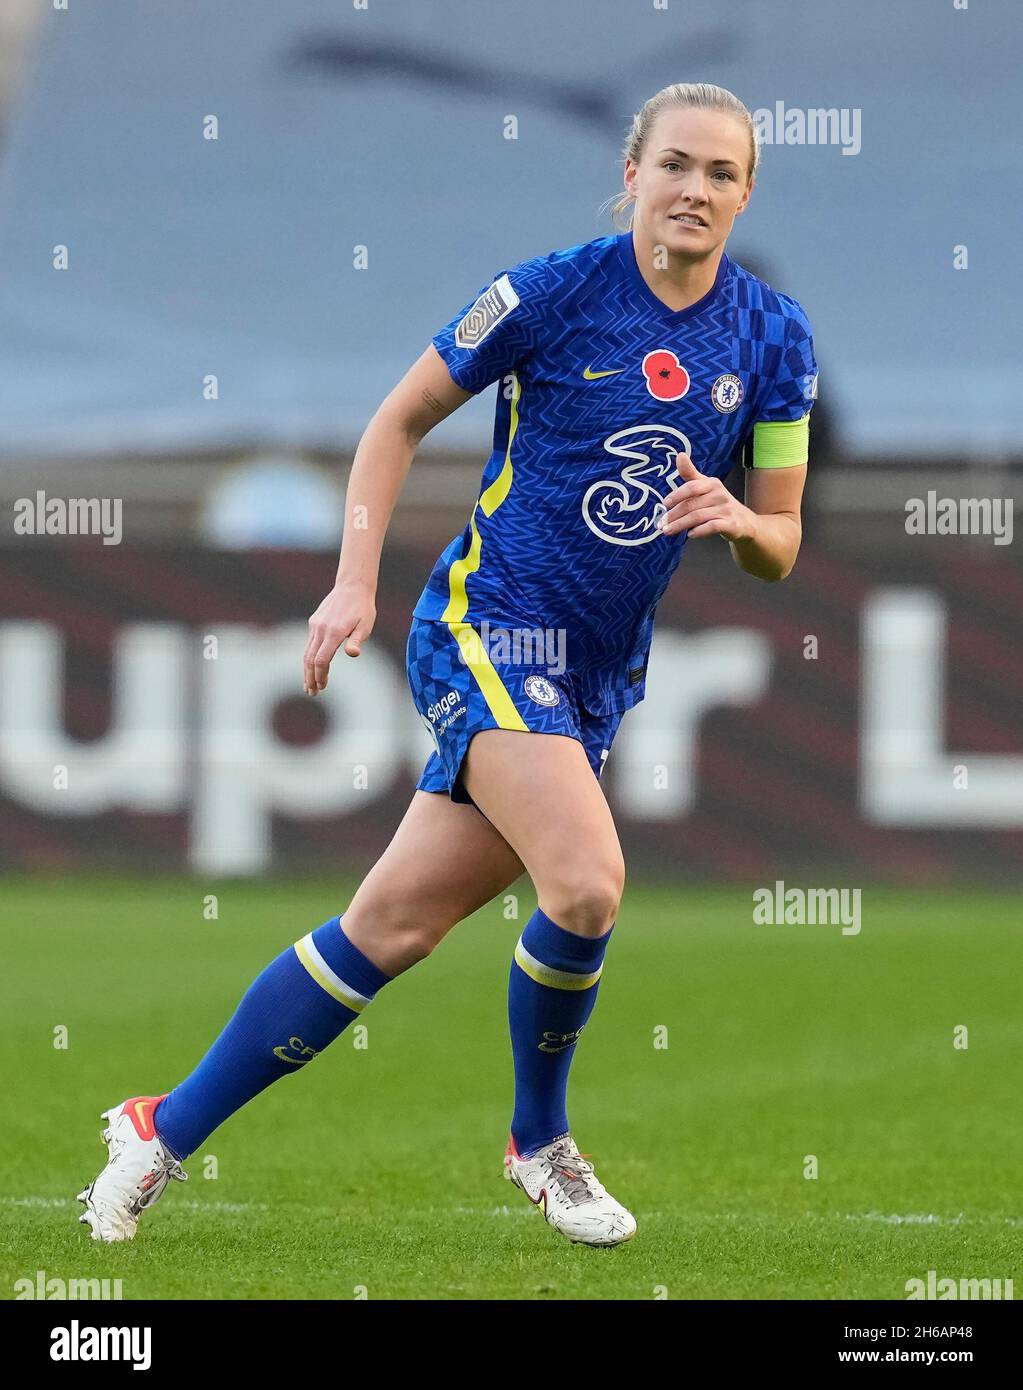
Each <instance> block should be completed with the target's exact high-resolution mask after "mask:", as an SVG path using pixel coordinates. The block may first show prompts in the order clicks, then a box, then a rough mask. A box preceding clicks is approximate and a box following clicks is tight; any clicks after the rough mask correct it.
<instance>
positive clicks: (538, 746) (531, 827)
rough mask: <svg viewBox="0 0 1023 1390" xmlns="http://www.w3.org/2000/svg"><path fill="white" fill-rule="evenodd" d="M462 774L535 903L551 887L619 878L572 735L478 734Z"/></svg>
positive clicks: (610, 836) (614, 851) (599, 793)
mask: <svg viewBox="0 0 1023 1390" xmlns="http://www.w3.org/2000/svg"><path fill="white" fill-rule="evenodd" d="M463 775H464V778H465V784H466V787H467V789H468V791H469V795H470V796H471V797H472V799H473V801H474V803H475V804H476V805H477V806H478V807H479V808H480V810H481V811H482V812H483V814H484V815H485V816H486V817H487V819H488V820H489V821H490V822H491V824H492V825H493V826H494V827H496V829H497V830H499V831H500V833H501V835H502V836H503V837H504V839H505V840H506V841H507V843H508V844H509V845H510V846H512V848H513V849H514V850H515V852H516V853H517V854H518V856H519V858H520V859H521V861H522V863H523V864H524V865H525V868H526V871H527V873H528V874H529V876H530V878H532V880H533V883H534V885H535V886H536V890H537V893H538V895H539V897H540V900H541V906H543V900H544V897H545V894H546V893H550V892H551V891H552V890H553V888H554V886H555V885H556V886H557V887H558V889H559V890H560V889H561V887H562V885H564V884H566V882H567V883H569V885H570V886H571V884H572V883H576V884H582V883H584V882H590V883H598V884H608V885H609V881H610V880H614V879H616V878H618V877H619V876H622V877H623V876H624V867H623V866H622V853H621V847H620V845H619V842H618V832H617V831H616V829H615V824H614V818H613V816H612V815H611V808H610V807H609V806H608V804H607V800H606V798H605V796H604V793H603V790H602V789H601V786H600V782H599V781H598V780H597V778H596V777H595V776H594V768H593V766H592V764H591V761H590V757H589V756H588V754H587V750H586V749H585V748H584V747H583V744H582V743H581V742H580V741H579V739H578V738H569V737H565V736H561V735H557V734H537V733H517V732H514V731H510V730H504V729H490V730H484V731H483V732H481V733H478V734H477V735H476V736H475V738H474V739H473V740H472V743H471V744H470V745H469V750H468V752H467V754H466V759H465V765H464V770H463Z"/></svg>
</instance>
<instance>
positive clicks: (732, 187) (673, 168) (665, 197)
mask: <svg viewBox="0 0 1023 1390" xmlns="http://www.w3.org/2000/svg"><path fill="white" fill-rule="evenodd" d="M749 159H750V148H749V136H748V134H747V131H746V128H745V126H744V125H743V124H742V122H741V121H739V120H738V119H737V118H736V117H735V116H730V115H728V113H727V112H724V111H701V110H695V109H688V108H677V109H675V110H671V111H662V112H661V114H660V115H659V116H658V117H657V119H656V120H655V121H654V124H653V125H652V127H651V128H650V133H649V135H648V137H647V141H646V146H645V148H644V150H643V153H642V155H641V157H640V161H639V164H638V165H636V164H633V162H632V160H631V159H627V160H626V161H625V187H626V188H627V189H628V191H629V192H630V193H631V194H632V195H633V196H634V198H635V206H634V209H633V211H634V217H633V225H634V226H635V227H636V228H637V230H638V231H640V232H641V233H642V234H643V235H644V236H646V237H648V238H649V240H650V241H651V242H653V243H654V244H655V245H664V246H666V247H667V248H668V250H669V251H671V252H677V253H680V254H682V255H686V254H688V255H691V256H693V257H702V256H706V255H708V254H710V253H711V252H712V251H715V250H717V249H718V247H720V246H723V245H724V243H725V240H726V238H727V237H728V234H729V232H730V231H731V230H732V223H733V222H734V221H735V218H736V216H737V215H738V214H739V213H740V212H742V211H743V209H744V208H745V207H746V204H747V203H748V202H749V197H750V194H751V193H752V191H753V183H752V181H751V180H748V178H747V169H748V167H749Z"/></svg>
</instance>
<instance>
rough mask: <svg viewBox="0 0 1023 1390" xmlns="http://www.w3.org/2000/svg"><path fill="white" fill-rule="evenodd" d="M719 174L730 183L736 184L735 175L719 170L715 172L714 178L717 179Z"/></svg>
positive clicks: (725, 170)
mask: <svg viewBox="0 0 1023 1390" xmlns="http://www.w3.org/2000/svg"><path fill="white" fill-rule="evenodd" d="M719 174H720V176H721V177H722V178H724V179H727V180H728V182H729V183H734V182H735V175H734V174H730V173H729V172H728V170H727V169H718V170H717V171H716V172H715V174H714V177H715V178H717V177H718V175H719Z"/></svg>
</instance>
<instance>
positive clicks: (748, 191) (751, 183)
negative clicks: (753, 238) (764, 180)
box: [735, 179, 756, 217]
mask: <svg viewBox="0 0 1023 1390" xmlns="http://www.w3.org/2000/svg"><path fill="white" fill-rule="evenodd" d="M755 187H756V181H755V180H754V179H750V181H749V183H748V184H747V185H746V192H745V193H744V194H743V195H742V198H741V200H740V202H739V206H738V207H737V208H736V209H735V215H736V217H738V216H739V214H740V213H743V212H745V211H746V208H747V206H748V204H749V200H750V198H751V197H752V196H753V190H754V188H755Z"/></svg>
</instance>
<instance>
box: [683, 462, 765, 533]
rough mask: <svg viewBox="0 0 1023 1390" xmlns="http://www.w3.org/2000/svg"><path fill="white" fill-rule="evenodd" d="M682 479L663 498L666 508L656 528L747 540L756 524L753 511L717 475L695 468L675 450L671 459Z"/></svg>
mask: <svg viewBox="0 0 1023 1390" xmlns="http://www.w3.org/2000/svg"><path fill="white" fill-rule="evenodd" d="M675 467H676V468H677V469H678V471H679V474H680V476H681V477H682V479H683V482H682V485H681V487H677V488H675V489H674V490H673V491H672V492H669V493H668V495H667V497H665V498H664V505H665V507H666V508H667V509H668V510H667V512H666V514H665V515H664V516H663V517H662V518H661V523H660V529H661V530H662V531H663V533H664V534H665V535H666V536H676V535H678V533H679V532H680V531H688V532H689V534H690V536H724V538H725V540H726V541H742V540H749V539H750V538H751V537H752V536H753V534H754V531H755V528H756V513H755V512H752V511H751V510H750V509H749V507H746V506H743V504H742V503H741V502H740V501H739V499H738V498H737V497H733V496H732V494H731V493H730V492H729V491H728V489H727V488H726V487H725V485H724V483H723V482H722V481H721V479H720V478H708V477H707V476H706V474H704V473H701V472H699V470H698V469H697V467H696V465H695V464H694V463H693V461H692V459H691V458H688V457H687V456H686V455H685V454H679V455H678V458H677V459H676V461H675Z"/></svg>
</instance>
